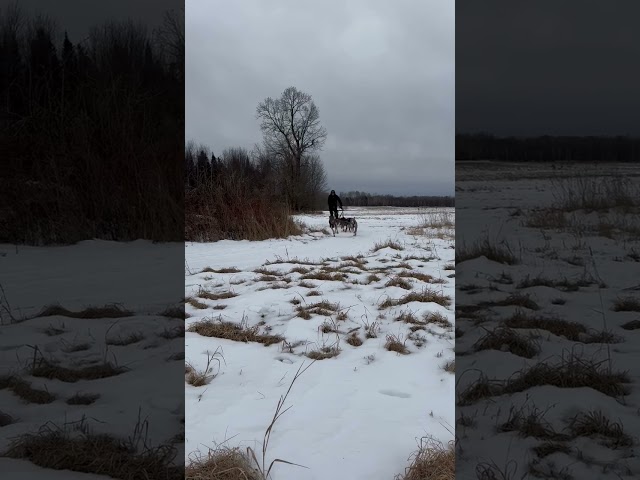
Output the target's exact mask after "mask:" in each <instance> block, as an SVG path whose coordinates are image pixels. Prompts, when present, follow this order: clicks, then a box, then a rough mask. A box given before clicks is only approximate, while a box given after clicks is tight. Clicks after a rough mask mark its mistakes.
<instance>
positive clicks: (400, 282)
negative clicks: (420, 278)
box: [385, 276, 411, 290]
mask: <svg viewBox="0 0 640 480" xmlns="http://www.w3.org/2000/svg"><path fill="white" fill-rule="evenodd" d="M385 287H387V288H388V287H399V288H402V289H404V290H411V282H409V281H408V280H405V279H404V278H400V277H399V276H398V277H394V278H392V279H390V280H389V281H388V282H387V283H386V285H385Z"/></svg>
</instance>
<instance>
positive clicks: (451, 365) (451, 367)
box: [442, 359, 456, 374]
mask: <svg viewBox="0 0 640 480" xmlns="http://www.w3.org/2000/svg"><path fill="white" fill-rule="evenodd" d="M442 369H443V370H444V371H445V372H447V373H454V374H455V373H456V361H455V359H453V360H448V361H447V362H446V363H445V364H444V365H443V366H442Z"/></svg>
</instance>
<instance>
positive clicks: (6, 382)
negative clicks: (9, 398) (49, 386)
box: [0, 375, 56, 405]
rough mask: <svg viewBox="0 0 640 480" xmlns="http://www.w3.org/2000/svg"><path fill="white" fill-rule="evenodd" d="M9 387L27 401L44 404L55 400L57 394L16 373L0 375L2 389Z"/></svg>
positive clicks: (8, 388) (0, 388)
mask: <svg viewBox="0 0 640 480" xmlns="http://www.w3.org/2000/svg"><path fill="white" fill-rule="evenodd" d="M4 389H7V390H9V391H11V392H13V393H14V394H15V395H16V396H18V397H20V399H22V400H24V401H25V402H27V403H35V404H38V405H44V404H48V403H51V402H53V401H54V400H55V399H56V396H55V395H53V394H52V393H49V392H48V391H47V390H42V389H39V388H34V387H32V386H31V383H29V382H27V381H25V380H23V379H21V378H18V377H16V376H14V375H4V376H2V377H0V390H4Z"/></svg>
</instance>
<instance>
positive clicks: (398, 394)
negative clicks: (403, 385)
mask: <svg viewBox="0 0 640 480" xmlns="http://www.w3.org/2000/svg"><path fill="white" fill-rule="evenodd" d="M379 393H381V394H382V395H388V396H390V397H398V398H411V395H410V394H409V393H404V392H399V391H397V390H379Z"/></svg>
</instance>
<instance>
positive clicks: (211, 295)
mask: <svg viewBox="0 0 640 480" xmlns="http://www.w3.org/2000/svg"><path fill="white" fill-rule="evenodd" d="M198 296H199V297H200V298H206V299H207V300H214V301H216V300H224V299H227V298H233V297H237V296H238V294H237V293H234V292H232V291H231V290H229V291H228V292H223V293H213V292H208V291H207V290H203V289H200V291H199V292H198Z"/></svg>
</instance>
